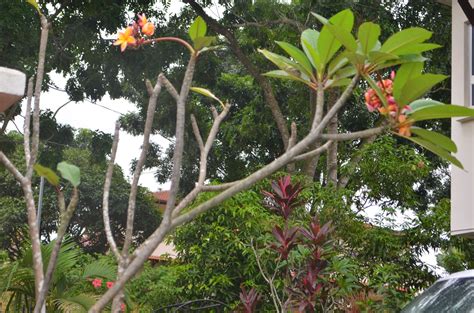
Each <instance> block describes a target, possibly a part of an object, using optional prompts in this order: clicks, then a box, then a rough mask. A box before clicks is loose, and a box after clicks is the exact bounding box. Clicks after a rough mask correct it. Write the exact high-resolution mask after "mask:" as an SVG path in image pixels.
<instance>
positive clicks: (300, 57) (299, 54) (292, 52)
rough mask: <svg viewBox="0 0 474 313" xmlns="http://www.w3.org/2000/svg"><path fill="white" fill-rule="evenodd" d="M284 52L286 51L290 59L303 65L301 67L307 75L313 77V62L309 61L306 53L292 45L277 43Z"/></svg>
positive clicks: (282, 42)
mask: <svg viewBox="0 0 474 313" xmlns="http://www.w3.org/2000/svg"><path fill="white" fill-rule="evenodd" d="M276 43H277V44H278V45H279V46H280V47H281V48H282V49H283V50H285V52H286V53H288V55H289V56H290V57H292V58H293V60H295V61H296V62H298V64H300V65H301V67H302V68H303V69H304V70H305V73H306V75H308V76H312V75H313V67H312V66H311V62H310V61H309V59H308V58H307V57H306V55H305V53H304V52H303V51H301V50H300V49H298V48H297V47H295V46H293V45H292V44H289V43H287V42H284V41H277V42H276Z"/></svg>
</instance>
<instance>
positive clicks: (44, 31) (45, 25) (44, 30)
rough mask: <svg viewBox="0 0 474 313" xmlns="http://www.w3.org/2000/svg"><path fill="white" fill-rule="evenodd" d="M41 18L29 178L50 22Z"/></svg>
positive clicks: (36, 140) (34, 154) (35, 150)
mask: <svg viewBox="0 0 474 313" xmlns="http://www.w3.org/2000/svg"><path fill="white" fill-rule="evenodd" d="M40 18H41V39H40V49H39V53H38V68H37V71H36V82H35V92H34V96H35V101H34V109H33V134H32V136H31V156H30V163H29V165H28V167H27V169H26V174H25V176H26V178H28V179H31V177H32V176H33V166H34V165H35V163H36V158H37V157H38V147H39V132H40V129H39V128H40V126H39V125H40V123H39V118H40V116H39V115H40V98H41V88H42V85H43V77H44V68H45V59H46V46H47V44H48V35H49V28H50V26H51V24H50V23H49V22H48V20H47V19H46V17H45V16H44V15H40Z"/></svg>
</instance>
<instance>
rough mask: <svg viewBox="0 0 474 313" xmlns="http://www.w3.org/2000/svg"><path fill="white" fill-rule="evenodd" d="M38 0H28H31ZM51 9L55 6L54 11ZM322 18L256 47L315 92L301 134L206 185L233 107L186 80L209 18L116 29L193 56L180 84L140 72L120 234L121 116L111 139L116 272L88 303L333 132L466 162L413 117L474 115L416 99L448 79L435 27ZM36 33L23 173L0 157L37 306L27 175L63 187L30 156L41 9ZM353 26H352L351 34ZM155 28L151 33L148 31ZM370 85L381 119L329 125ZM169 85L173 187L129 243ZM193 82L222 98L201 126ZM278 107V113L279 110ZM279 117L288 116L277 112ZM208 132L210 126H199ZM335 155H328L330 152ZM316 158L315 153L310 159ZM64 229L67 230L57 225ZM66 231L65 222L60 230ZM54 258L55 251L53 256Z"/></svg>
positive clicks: (131, 38)
mask: <svg viewBox="0 0 474 313" xmlns="http://www.w3.org/2000/svg"><path fill="white" fill-rule="evenodd" d="M29 2H30V3H32V4H34V5H35V4H36V2H34V1H29ZM55 14H57V13H55ZM313 15H314V17H315V18H316V19H318V20H319V21H320V22H321V25H322V27H321V29H320V31H317V30H314V29H307V30H305V31H303V32H302V34H301V42H300V46H301V49H300V48H298V47H296V46H294V45H292V44H290V43H286V42H278V45H279V46H280V47H281V48H282V49H283V50H284V51H285V52H286V54H287V55H288V56H289V57H287V56H282V55H279V54H276V53H274V52H270V51H267V50H261V53H262V54H263V56H265V57H266V58H267V59H268V60H270V61H271V62H273V63H274V64H275V65H276V66H277V67H278V69H276V70H274V71H271V72H268V73H266V75H267V76H270V77H274V78H277V79H287V80H288V79H289V80H293V81H295V83H302V84H305V85H307V86H308V88H309V89H311V90H313V91H315V93H316V107H315V112H314V114H313V116H312V123H311V126H310V127H309V130H308V132H307V133H304V134H301V133H299V132H298V124H297V121H293V122H291V126H290V130H291V131H290V134H289V136H288V138H287V140H286V139H285V149H286V151H285V152H284V153H282V154H281V155H280V156H279V157H278V158H276V159H275V160H273V161H272V162H270V163H269V164H267V165H265V166H262V167H261V168H260V169H259V170H257V171H255V172H253V173H251V174H250V175H248V176H247V177H245V178H243V179H241V180H238V181H234V182H229V183H225V184H220V185H210V184H209V183H208V182H209V178H212V177H208V175H207V165H208V164H207V161H208V156H209V152H210V150H211V148H212V145H213V143H214V142H215V139H216V135H217V133H218V131H219V127H220V125H221V123H222V122H224V120H225V118H226V116H227V115H228V114H229V112H230V110H231V104H232V99H230V100H229V101H221V100H220V99H219V97H217V96H216V95H214V94H213V93H212V92H211V91H209V90H206V89H204V88H200V87H197V86H194V87H193V86H192V81H193V75H194V70H195V66H196V62H198V60H199V59H200V58H202V57H205V55H204V53H205V52H210V51H212V50H213V49H215V48H216V47H214V46H212V44H213V42H214V41H215V38H214V37H211V36H207V25H206V23H205V22H204V20H203V19H202V18H201V17H198V18H197V19H196V20H195V21H194V22H193V23H192V25H191V26H190V28H189V38H190V39H191V41H190V42H188V41H187V40H185V39H182V38H176V37H157V36H155V27H154V25H153V23H151V22H150V21H149V20H148V19H147V18H146V16H144V15H143V14H140V15H138V18H137V20H136V21H133V22H132V24H131V25H130V26H128V27H127V28H126V29H125V30H123V31H121V32H120V33H119V36H118V39H117V40H116V41H115V42H114V45H117V46H120V50H121V51H122V52H123V53H127V50H130V49H159V43H160V42H164V41H171V42H175V43H177V44H180V45H182V46H184V47H185V48H186V49H187V51H188V52H189V61H188V64H187V67H186V71H185V73H184V77H183V79H182V82H181V86H180V88H179V91H178V89H177V88H176V87H175V86H174V85H173V84H172V83H171V82H170V81H169V80H168V79H167V78H166V77H165V75H164V74H158V75H157V77H156V79H155V80H154V82H153V83H152V82H151V81H149V80H146V82H145V83H146V84H145V85H146V90H147V91H148V95H149V101H148V108H147V115H146V120H145V125H144V135H143V144H142V151H141V154H140V156H139V158H138V161H137V164H136V167H135V171H134V174H133V178H132V187H131V191H130V195H129V201H128V212H127V226H126V229H125V230H124V232H123V233H122V234H113V233H112V230H111V227H110V217H109V212H108V211H109V203H108V201H109V193H110V186H111V181H112V174H113V167H114V162H115V156H116V153H117V149H118V144H119V129H120V125H119V124H118V123H117V124H116V128H115V134H114V142H113V146H112V152H111V156H110V160H109V166H108V170H107V172H106V175H105V183H104V195H103V205H102V209H103V218H104V225H105V232H106V235H107V240H108V243H109V246H110V250H111V251H112V253H113V254H114V256H115V257H116V259H117V261H118V272H117V279H116V280H115V282H114V283H113V285H111V286H110V288H109V289H107V291H106V292H105V293H104V294H103V296H102V297H101V298H100V299H99V300H98V301H97V302H96V303H95V304H94V305H93V306H92V307H91V308H90V312H99V311H102V310H103V309H104V308H105V307H106V306H108V305H109V303H111V302H112V311H113V312H119V311H120V310H122V308H123V303H124V300H123V299H124V293H123V290H124V287H125V284H126V283H127V282H128V281H129V280H130V279H131V278H133V277H134V276H135V275H136V274H137V273H138V271H139V270H140V269H141V267H142V266H143V264H144V263H145V262H146V260H147V259H148V257H149V256H150V255H151V253H152V252H153V251H154V249H155V248H156V247H157V246H158V244H159V243H160V242H161V241H163V239H164V238H165V236H166V235H168V234H169V233H171V232H172V231H173V230H174V229H175V228H176V227H178V226H180V225H182V224H184V223H187V222H189V221H192V220H193V219H194V218H195V217H196V216H198V215H199V214H201V213H203V212H206V211H207V210H210V209H211V208H213V207H215V206H217V205H219V204H220V203H222V202H223V201H225V200H226V199H229V198H230V197H232V196H233V195H235V194H237V193H238V192H240V191H242V190H245V189H248V188H249V187H251V186H252V185H253V184H255V183H256V182H258V181H260V180H262V179H263V178H265V177H268V176H269V175H271V174H273V173H275V172H276V171H278V170H279V169H281V168H282V167H285V166H287V168H288V169H289V170H295V169H296V167H295V166H294V164H298V163H299V162H303V161H307V160H315V159H316V160H317V158H319V156H320V155H322V154H323V153H325V152H326V151H328V150H329V149H330V148H331V146H333V145H335V144H336V143H337V142H338V141H344V140H356V139H364V138H373V137H376V136H378V135H381V134H384V133H392V134H394V135H397V136H401V137H403V138H406V139H408V140H410V141H413V142H415V143H416V144H419V145H421V146H423V147H425V148H427V149H428V150H431V151H433V152H434V153H436V154H438V155H439V156H441V157H443V158H445V159H447V160H449V161H450V162H452V163H453V164H454V165H456V166H459V167H462V165H461V164H460V162H459V161H458V160H457V159H456V158H455V157H454V156H452V155H451V153H452V152H456V145H455V144H454V143H453V142H452V141H451V140H450V139H449V138H447V137H445V136H443V135H441V134H438V133H435V132H432V131H430V130H428V129H423V128H419V127H417V126H415V125H416V123H417V122H419V121H424V120H429V119H437V118H450V117H456V116H474V110H471V109H468V108H465V107H461V106H454V105H445V104H443V103H440V102H437V101H434V100H432V99H420V98H421V97H422V96H423V95H424V94H425V93H426V92H428V91H429V90H430V89H431V88H432V87H433V86H434V85H436V84H437V83H439V82H440V81H442V80H443V79H445V78H446V76H444V75H439V74H428V73H423V68H424V62H425V60H426V59H425V58H424V57H423V55H422V54H423V52H425V51H429V50H432V49H435V48H437V47H438V46H437V45H436V44H432V43H428V42H427V40H428V39H429V38H430V37H431V32H429V31H427V30H425V29H422V28H410V29H405V30H402V31H400V32H398V33H396V34H394V35H392V36H391V37H389V38H388V39H387V40H386V41H385V42H383V43H381V42H380V41H379V36H380V33H381V31H380V26H379V25H377V24H374V23H371V22H367V23H363V24H362V25H361V26H360V27H359V28H358V30H357V31H354V30H353V26H354V16H353V14H352V12H351V11H350V10H344V11H342V12H340V13H338V14H336V15H334V16H333V17H331V18H330V19H326V18H324V17H322V16H320V15H318V14H313ZM40 18H41V24H42V36H41V45H40V52H39V61H38V69H37V75H36V84H35V92H34V99H35V102H34V110H33V114H32V117H33V134H32V136H31V143H30V132H29V130H30V114H31V106H30V104H31V100H32V98H33V87H32V80H30V85H29V88H28V93H27V99H28V100H27V108H26V118H25V127H24V132H25V133H24V135H25V136H24V147H25V156H26V160H27V161H26V162H27V164H26V166H27V170H26V174H25V175H23V174H21V173H20V172H19V171H18V169H17V168H16V167H15V165H14V164H13V163H12V162H10V160H9V159H8V158H7V156H6V155H5V154H4V153H2V152H1V151H0V162H1V163H3V164H4V166H5V167H6V168H7V169H8V170H9V171H10V172H11V173H12V174H13V175H14V176H15V178H16V179H17V180H18V182H19V183H20V185H21V187H22V189H23V191H24V194H25V199H26V200H27V210H28V225H29V228H30V237H31V240H32V245H33V267H34V269H35V291H36V306H35V312H40V311H41V309H42V308H43V307H44V299H45V295H46V293H47V292H48V287H49V280H50V277H51V275H52V273H53V272H54V268H55V257H53V256H54V251H55V250H53V253H52V255H51V258H50V261H49V263H48V267H47V270H46V273H44V270H43V260H42V256H41V251H40V238H39V230H38V225H37V224H36V209H35V208H36V204H35V201H34V198H33V191H32V186H31V178H32V175H33V169H34V167H35V166H36V169H37V173H38V174H39V175H42V176H45V177H46V178H47V179H48V181H49V182H50V183H52V184H53V185H57V186H59V179H58V177H57V175H56V174H55V173H54V171H53V170H51V169H47V168H44V167H40V166H38V165H37V164H36V155H37V150H38V134H39V109H40V108H39V99H40V91H41V83H42V78H43V74H44V62H45V53H46V46H47V38H48V31H49V29H50V28H51V22H50V20H54V15H53V16H50V17H49V19H48V17H46V16H45V15H44V14H41V12H40ZM354 34H355V35H354ZM154 36H155V37H154ZM360 85H362V86H366V88H367V92H366V94H365V99H366V104H367V109H368V110H369V111H371V112H373V114H377V116H378V119H379V121H378V123H377V126H376V127H374V128H370V129H366V130H362V131H357V132H352V133H337V129H336V130H334V129H333V128H332V129H329V126H330V123H331V120H332V119H333V118H334V117H335V116H336V115H337V114H338V113H340V112H341V111H343V110H344V106H345V104H346V102H347V101H348V100H349V99H350V98H351V97H352V96H353V91H354V89H355V88H356V86H360ZM163 87H164V89H166V91H167V92H168V93H169V94H170V96H171V97H172V98H173V99H174V100H175V103H176V129H175V146H174V151H173V158H172V174H171V187H170V192H169V198H168V202H167V204H166V208H165V210H164V214H163V220H162V222H161V224H160V225H159V227H158V228H157V229H156V230H155V231H154V232H153V234H152V235H151V236H150V237H149V238H148V239H147V240H146V241H145V242H144V243H143V244H141V245H140V246H139V247H138V248H136V249H135V250H132V249H131V242H132V239H133V235H134V228H133V226H134V215H135V205H136V194H137V188H138V181H139V178H140V175H141V172H142V168H143V166H144V164H145V159H146V155H147V150H148V147H149V137H150V134H151V132H152V126H153V120H154V117H155V109H156V105H157V101H158V100H159V97H160V94H161V92H162V89H163ZM191 90H193V91H195V92H197V93H200V94H202V95H204V96H207V97H210V98H212V99H214V100H215V101H216V102H218V103H219V104H220V107H219V109H217V108H215V107H211V108H210V115H211V116H212V123H211V126H210V129H208V130H206V131H205V132H204V129H203V128H202V127H201V128H200V126H199V125H198V123H197V121H196V119H195V118H194V117H193V115H191V116H189V117H188V115H187V107H186V103H187V100H188V95H189V92H190V91H191ZM329 90H339V96H338V97H337V98H336V99H331V100H330V101H329V100H328V97H327V94H328V92H329ZM280 113H281V112H280ZM187 118H190V121H191V125H192V130H193V133H194V136H195V139H196V141H197V143H198V146H199V150H200V156H199V160H198V162H197V165H196V166H197V167H198V168H199V177H198V179H197V181H196V183H195V186H194V188H193V189H192V190H191V191H190V192H189V193H188V194H187V195H184V196H183V197H181V198H180V200H179V201H178V198H177V195H178V191H179V190H180V181H181V169H182V163H183V151H184V148H185V147H184V131H185V120H186V119H187ZM283 121H285V119H283ZM204 133H207V135H203V134H204ZM329 157H331V156H329ZM313 163H314V162H313ZM58 170H59V171H60V172H61V175H62V177H63V178H64V179H66V180H67V181H69V182H70V185H71V186H72V188H73V190H74V192H73V198H72V199H71V204H70V205H69V206H68V207H66V205H65V200H64V196H63V195H62V190H61V188H59V187H58V201H59V203H60V208H61V216H64V219H62V221H61V225H65V226H66V227H65V228H64V232H65V230H66V229H67V224H68V222H69V220H70V216H72V214H73V208H74V206H75V202H77V197H78V196H79V192H78V190H79V188H78V187H79V182H80V177H79V170H78V169H77V168H75V167H73V166H71V165H68V164H63V165H60V166H59V167H58ZM209 191H212V192H216V194H215V196H214V197H211V198H210V199H209V200H207V201H205V202H202V203H199V204H195V203H194V200H195V199H196V197H197V196H198V195H199V194H200V193H203V192H209ZM60 229H63V228H62V227H61V228H60ZM61 232H62V230H61ZM61 232H60V231H58V239H57V243H58V244H57V245H58V248H57V251H58V252H59V247H60V245H61V242H62V237H61V236H60V235H61ZM117 236H123V240H122V241H121V242H123V246H121V247H119V246H118V244H117V242H116V241H115V238H117ZM56 258H57V257H56Z"/></svg>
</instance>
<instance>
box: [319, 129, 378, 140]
mask: <svg viewBox="0 0 474 313" xmlns="http://www.w3.org/2000/svg"><path fill="white" fill-rule="evenodd" d="M386 129H387V127H386V126H379V127H375V128H370V129H366V130H361V131H357V132H352V133H341V134H322V135H321V138H322V139H325V140H332V141H347V140H356V139H362V138H368V137H372V136H376V135H380V134H381V133H383V132H384V131H385V130H386Z"/></svg>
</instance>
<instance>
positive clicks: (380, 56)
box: [369, 51, 399, 64]
mask: <svg viewBox="0 0 474 313" xmlns="http://www.w3.org/2000/svg"><path fill="white" fill-rule="evenodd" d="M398 58H399V56H398V55H395V54H392V53H386V52H380V51H370V52H369V62H370V63H371V64H381V63H383V62H386V61H389V60H396V59H398Z"/></svg>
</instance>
